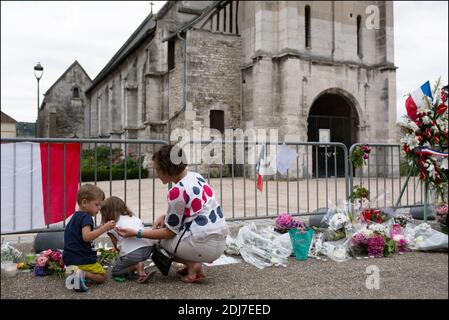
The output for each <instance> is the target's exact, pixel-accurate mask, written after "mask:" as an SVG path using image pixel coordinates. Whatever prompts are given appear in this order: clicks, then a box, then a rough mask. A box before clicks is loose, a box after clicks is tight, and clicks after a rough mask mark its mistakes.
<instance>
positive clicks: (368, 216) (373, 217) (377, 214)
mask: <svg viewBox="0 0 449 320" xmlns="http://www.w3.org/2000/svg"><path fill="white" fill-rule="evenodd" d="M360 216H361V218H362V219H363V220H364V221H365V222H367V223H368V224H369V223H372V222H376V223H384V222H385V221H387V220H388V219H389V218H390V217H389V216H388V215H386V214H385V213H384V212H382V211H381V210H379V209H365V210H363V211H362V212H361V214H360Z"/></svg>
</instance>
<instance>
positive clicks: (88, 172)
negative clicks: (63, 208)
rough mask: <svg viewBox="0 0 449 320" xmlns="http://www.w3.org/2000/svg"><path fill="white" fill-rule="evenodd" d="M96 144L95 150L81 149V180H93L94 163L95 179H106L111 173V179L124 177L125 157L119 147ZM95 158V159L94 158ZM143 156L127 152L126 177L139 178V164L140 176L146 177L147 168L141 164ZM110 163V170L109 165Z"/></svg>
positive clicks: (122, 178)
mask: <svg viewBox="0 0 449 320" xmlns="http://www.w3.org/2000/svg"><path fill="white" fill-rule="evenodd" d="M110 157H111V150H110V149H109V147H105V146H98V147H97V148H96V152H95V150H93V149H90V150H83V151H82V155H81V179H82V181H95V165H96V166H97V177H96V178H97V179H96V181H105V180H106V181H107V180H109V179H110V175H111V174H112V180H124V179H125V159H124V157H123V152H122V150H121V149H118V148H116V149H112V159H111V158H110ZM95 158H96V160H95ZM142 162H143V156H140V159H138V157H137V156H136V155H134V154H129V155H128V157H127V158H126V169H127V170H126V179H138V178H139V166H140V168H141V171H140V177H141V178H148V175H149V174H148V169H146V168H144V167H143V166H142ZM111 163H112V170H110V165H111Z"/></svg>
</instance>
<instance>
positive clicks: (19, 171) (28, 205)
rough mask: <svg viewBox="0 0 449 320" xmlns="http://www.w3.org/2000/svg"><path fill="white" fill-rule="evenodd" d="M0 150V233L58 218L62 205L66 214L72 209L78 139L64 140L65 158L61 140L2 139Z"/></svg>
mask: <svg viewBox="0 0 449 320" xmlns="http://www.w3.org/2000/svg"><path fill="white" fill-rule="evenodd" d="M1 153H2V156H1V233H8V232H20V231H27V230H34V229H40V228H44V227H45V226H46V225H48V224H53V223H58V222H61V221H63V220H64V208H65V217H66V218H68V217H69V216H70V215H72V214H73V213H74V211H75V205H76V192H77V191H78V182H79V175H80V167H79V163H80V144H79V143H66V144H65V158H64V144H63V143H50V144H48V143H32V142H17V143H4V144H2V145H1ZM64 160H65V165H64ZM64 168H65V176H64Z"/></svg>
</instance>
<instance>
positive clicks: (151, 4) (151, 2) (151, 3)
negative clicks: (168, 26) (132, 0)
mask: <svg viewBox="0 0 449 320" xmlns="http://www.w3.org/2000/svg"><path fill="white" fill-rule="evenodd" d="M153 5H154V3H153V1H150V6H151V14H153Z"/></svg>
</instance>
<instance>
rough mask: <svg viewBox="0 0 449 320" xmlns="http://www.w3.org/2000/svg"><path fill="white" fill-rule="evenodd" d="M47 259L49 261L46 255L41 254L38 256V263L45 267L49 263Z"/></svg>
mask: <svg viewBox="0 0 449 320" xmlns="http://www.w3.org/2000/svg"><path fill="white" fill-rule="evenodd" d="M47 261H48V258H47V257H45V256H39V257H38V258H37V260H36V264H37V265H38V266H39V267H42V268H43V267H45V265H46V264H47Z"/></svg>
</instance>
